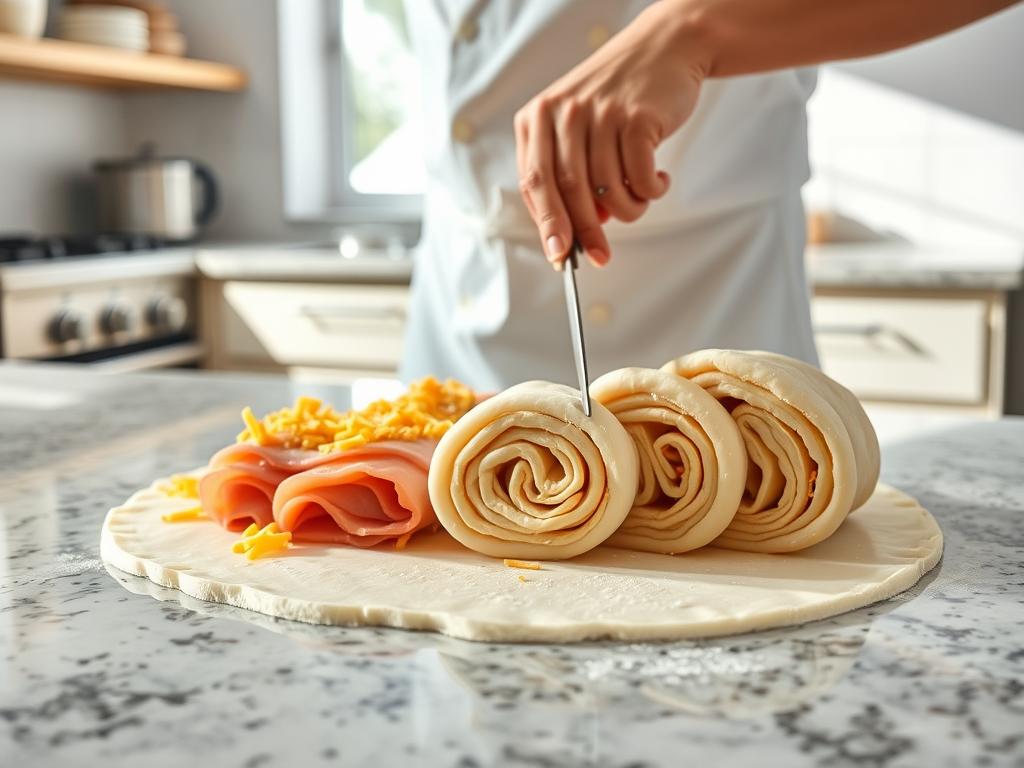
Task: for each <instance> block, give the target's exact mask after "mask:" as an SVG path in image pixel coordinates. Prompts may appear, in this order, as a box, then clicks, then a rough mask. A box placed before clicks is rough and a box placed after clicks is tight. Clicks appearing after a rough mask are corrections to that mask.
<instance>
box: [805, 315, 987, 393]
mask: <svg viewBox="0 0 1024 768" xmlns="http://www.w3.org/2000/svg"><path fill="white" fill-rule="evenodd" d="M811 306H812V313H813V316H814V329H815V338H816V340H817V344H818V352H819V354H820V356H821V366H822V369H823V370H824V371H825V372H826V373H827V374H828V375H829V376H832V377H833V378H834V379H836V380H837V381H839V382H840V383H841V384H844V385H845V386H846V387H848V388H849V389H851V390H852V391H853V392H854V393H856V394H857V395H858V396H860V397H862V398H865V399H869V400H894V401H909V402H926V403H952V404H964V405H968V404H969V405H981V404H984V402H985V400H986V396H987V387H988V381H987V371H988V347H989V314H990V307H989V302H988V301H986V300H985V299H983V298H963V299H961V298H917V297H859V296H856V297H854V296H817V297H815V298H814V300H813V302H812V305H811Z"/></svg>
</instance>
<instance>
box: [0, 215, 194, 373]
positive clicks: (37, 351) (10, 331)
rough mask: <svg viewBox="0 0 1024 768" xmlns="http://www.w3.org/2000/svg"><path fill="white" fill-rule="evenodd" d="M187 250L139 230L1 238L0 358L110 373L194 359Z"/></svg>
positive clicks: (190, 257) (190, 262)
mask: <svg viewBox="0 0 1024 768" xmlns="http://www.w3.org/2000/svg"><path fill="white" fill-rule="evenodd" d="M197 306H198V299H197V286H196V278H195V266H194V262H193V251H192V250H191V249H190V248H181V247H175V248H168V247H164V243H163V242H161V241H159V240H157V239H155V238H151V237H145V236H114V235H93V236H88V237H40V238H30V237H0V357H3V358H8V359H19V360H48V361H63V362H78V363H87V364H91V365H93V366H95V367H99V368H105V369H108V370H126V371H127V370H141V369H145V368H154V367H165V366H167V365H182V364H193V363H195V362H197V361H198V360H199V359H200V358H201V357H202V349H201V348H200V346H199V344H198V343H197V341H196V314H197Z"/></svg>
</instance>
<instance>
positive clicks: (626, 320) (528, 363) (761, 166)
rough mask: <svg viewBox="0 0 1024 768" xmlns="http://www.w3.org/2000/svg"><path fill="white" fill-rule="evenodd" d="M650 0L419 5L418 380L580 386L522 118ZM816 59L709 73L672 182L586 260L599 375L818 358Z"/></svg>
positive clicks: (413, 362)
mask: <svg viewBox="0 0 1024 768" xmlns="http://www.w3.org/2000/svg"><path fill="white" fill-rule="evenodd" d="M648 4H649V0H647V1H642V0H629V1H624V0H477V1H476V2H472V1H470V0H433V1H432V2H431V1H428V0H422V2H421V0H407V3H406V5H407V9H408V13H409V17H408V18H409V22H410V23H409V29H410V30H411V32H412V34H413V37H414V44H415V46H416V48H417V49H418V52H419V53H420V56H419V58H420V61H421V66H422V85H423V94H424V105H425V110H424V112H425V118H424V125H425V137H424V145H425V150H426V160H427V176H428V187H427V191H426V194H425V196H424V198H425V199H424V231H423V239H422V242H421V246H420V252H419V255H418V259H417V266H416V274H415V276H414V285H413V300H412V304H411V307H410V312H411V314H410V328H409V332H408V335H407V339H406V361H405V363H404V366H403V375H404V377H406V378H409V377H411V376H417V375H424V374H427V373H433V374H435V375H445V376H455V377H458V378H463V379H464V380H466V381H468V382H469V383H471V384H474V385H476V386H481V387H485V388H497V387H501V386H507V385H509V384H511V383H513V382H515V381H522V380H524V379H527V378H546V379H550V380H554V381H562V382H564V383H572V382H573V380H574V376H573V373H572V371H573V369H572V358H571V350H570V347H569V339H568V329H567V328H566V322H567V321H566V317H565V306H564V300H563V298H562V291H561V281H560V280H558V279H557V277H556V276H555V275H554V273H553V272H552V270H551V268H550V267H549V266H548V265H547V264H546V263H545V261H544V259H543V255H542V253H541V251H540V247H539V238H538V235H537V230H536V227H535V226H534V224H533V222H532V221H531V220H530V218H529V216H528V214H527V212H526V208H525V206H524V205H523V203H522V200H521V198H520V195H519V188H518V178H517V171H516V162H515V138H514V132H513V118H514V115H515V112H516V111H517V110H518V109H519V108H520V107H521V106H522V105H524V104H525V103H526V102H527V101H529V100H530V99H531V98H533V97H534V96H536V95H537V94H538V93H539V92H540V91H542V90H543V89H544V88H545V87H547V86H548V85H549V84H550V83H551V82H553V81H554V80H556V79H557V78H558V77H560V76H561V75H563V74H565V73H566V72H568V71H569V70H570V69H572V68H573V67H574V66H575V65H576V64H578V63H579V62H580V61H582V60H583V59H585V58H586V57H587V56H589V55H590V54H591V53H592V52H593V51H594V50H596V49H597V48H598V47H599V46H600V45H601V44H603V43H604V42H605V41H606V40H607V39H608V38H609V37H610V36H611V35H613V34H615V33H616V32H618V31H619V30H620V29H622V28H623V27H625V26H626V25H627V24H628V23H629V22H630V21H631V20H632V19H633V18H635V16H636V15H637V14H638V13H640V11H641V10H642V9H643V8H644V7H646V6H647V5H648ZM813 80H814V73H813V71H792V70H790V71H782V72H776V73H770V74H766V75H758V76H751V77H742V78H732V79H729V80H714V81H708V82H707V83H706V84H705V85H704V87H703V89H702V93H701V96H700V100H699V102H698V105H697V108H696V110H695V112H694V114H693V115H692V117H691V118H690V119H689V121H688V122H687V124H686V125H685V126H684V127H683V128H682V129H681V130H680V131H679V132H678V133H676V134H675V135H673V136H671V137H669V138H668V139H667V140H666V141H665V142H664V143H663V144H662V146H661V147H660V148H659V150H658V164H659V167H660V168H663V169H664V170H667V171H668V172H669V173H671V174H672V176H673V184H672V188H671V190H670V192H669V193H668V194H667V195H666V197H665V198H663V199H662V200H660V201H658V202H656V203H654V204H652V205H651V206H650V208H649V210H648V211H647V212H646V213H645V214H644V216H643V217H642V218H641V219H640V220H639V221H637V222H634V223H631V224H621V223H616V222H611V223H609V224H608V225H607V226H606V231H607V233H608V235H609V239H610V241H611V244H612V249H613V260H612V263H611V265H610V266H609V267H607V268H606V269H604V270H595V269H593V268H590V267H589V266H585V267H584V268H582V269H581V270H580V272H579V275H578V279H579V283H580V293H581V299H582V301H583V304H584V314H585V325H586V326H587V329H588V338H587V345H588V350H589V351H590V353H591V358H592V362H593V364H594V368H593V371H592V372H593V373H594V374H595V375H597V374H599V373H601V372H603V371H604V370H608V369H610V368H615V367H622V366H625V365H649V366H653V365H660V364H661V363H663V362H665V361H666V360H667V359H668V358H669V357H674V356H677V355H680V354H683V353H684V352H687V351H689V350H691V349H694V348H698V347H700V346H731V347H746V348H751V347H760V348H765V349H769V350H774V351H778V352H784V353H787V354H792V355H795V356H797V357H802V358H804V359H807V360H812V361H813V360H814V347H813V340H812V339H811V336H810V323H809V316H808V312H807V299H806V286H805V284H804V279H803V270H802V264H801V263H800V258H801V256H800V251H801V246H802V230H803V225H802V218H801V217H802V211H801V210H800V204H799V194H798V190H799V187H800V186H801V184H802V183H803V182H804V181H805V180H806V178H807V174H808V168H807V152H806V117H805V102H806V98H807V96H808V95H809V93H810V91H811V90H812V88H813Z"/></svg>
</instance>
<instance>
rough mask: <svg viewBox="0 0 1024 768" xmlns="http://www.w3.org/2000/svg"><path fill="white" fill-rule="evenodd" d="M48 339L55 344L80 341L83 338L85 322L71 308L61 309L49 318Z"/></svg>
mask: <svg viewBox="0 0 1024 768" xmlns="http://www.w3.org/2000/svg"><path fill="white" fill-rule="evenodd" d="M48 333H49V336H50V340H51V341H53V342H55V343H57V344H66V343H67V342H69V341H81V340H82V339H84V338H85V324H84V323H83V322H82V316H81V315H80V314H78V313H77V312H75V311H74V310H72V309H62V310H61V311H60V312H58V313H57V314H56V315H54V316H53V319H52V320H50V326H49V328H48Z"/></svg>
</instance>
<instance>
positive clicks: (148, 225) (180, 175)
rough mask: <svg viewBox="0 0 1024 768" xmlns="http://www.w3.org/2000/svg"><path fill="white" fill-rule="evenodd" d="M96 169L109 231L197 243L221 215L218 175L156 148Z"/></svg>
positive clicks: (102, 217) (105, 228)
mask: <svg viewBox="0 0 1024 768" xmlns="http://www.w3.org/2000/svg"><path fill="white" fill-rule="evenodd" d="M94 170H95V171H96V174H97V181H98V185H97V193H98V196H99V216H100V227H101V230H102V231H103V232H109V233H118V234H138V235H151V236H153V237H159V238H163V239H165V240H170V241H188V240H194V239H195V238H196V237H197V236H198V235H199V233H200V230H201V229H202V227H204V226H205V225H206V224H207V223H208V222H209V221H210V219H212V218H213V216H214V214H215V213H216V212H217V205H218V193H217V181H216V179H215V178H214V176H213V172H212V171H210V169H209V168H208V167H207V166H205V165H203V164H202V163H200V162H197V161H195V160H190V159H189V158H185V157H157V155H156V151H155V148H154V147H153V145H152V144H146V145H143V147H142V149H141V150H140V151H139V154H138V155H137V156H136V157H131V158H124V159H116V160H100V161H98V162H97V163H96V164H95V165H94ZM197 182H198V185H197ZM197 188H198V189H199V190H201V192H200V194H199V195H198V196H197V195H196V189H197Z"/></svg>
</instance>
